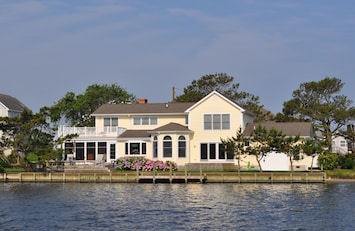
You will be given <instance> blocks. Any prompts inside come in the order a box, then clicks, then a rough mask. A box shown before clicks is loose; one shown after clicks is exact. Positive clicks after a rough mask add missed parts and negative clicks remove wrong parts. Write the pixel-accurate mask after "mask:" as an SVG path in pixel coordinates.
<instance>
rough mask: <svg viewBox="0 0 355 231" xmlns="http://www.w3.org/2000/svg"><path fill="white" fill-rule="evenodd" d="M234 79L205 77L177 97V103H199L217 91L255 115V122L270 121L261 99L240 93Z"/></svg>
mask: <svg viewBox="0 0 355 231" xmlns="http://www.w3.org/2000/svg"><path fill="white" fill-rule="evenodd" d="M233 81H234V77H233V76H229V75H227V74H226V73H215V74H209V75H204V76H202V77H201V78H200V79H198V80H193V81H192V82H191V84H190V85H189V86H187V87H185V88H184V93H183V94H182V95H179V96H177V97H176V99H175V101H176V102H197V101H199V100H201V99H202V98H203V97H205V96H206V95H208V94H209V93H210V92H211V91H214V90H215V91H217V92H219V93H221V94H223V95H224V96H226V97H227V98H229V99H230V100H232V101H234V102H236V103H238V104H239V105H241V106H242V107H243V108H245V109H247V110H249V111H251V112H253V113H255V115H256V119H255V121H265V120H270V118H271V117H272V116H271V113H270V112H269V111H266V110H264V109H263V105H261V104H260V102H259V97H258V96H255V95H253V94H251V93H248V92H244V91H239V90H238V89H239V83H234V82H233Z"/></svg>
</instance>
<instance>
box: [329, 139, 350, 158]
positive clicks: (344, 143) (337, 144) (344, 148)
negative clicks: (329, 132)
mask: <svg viewBox="0 0 355 231" xmlns="http://www.w3.org/2000/svg"><path fill="white" fill-rule="evenodd" d="M349 145H350V144H349V143H348V139H346V138H345V137H343V136H336V137H333V140H332V152H334V153H337V154H343V155H345V154H348V153H350V152H351V147H349Z"/></svg>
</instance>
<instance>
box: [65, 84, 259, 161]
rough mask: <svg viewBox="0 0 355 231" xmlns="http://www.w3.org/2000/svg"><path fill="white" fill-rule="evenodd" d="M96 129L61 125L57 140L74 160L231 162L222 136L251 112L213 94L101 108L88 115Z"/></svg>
mask: <svg viewBox="0 0 355 231" xmlns="http://www.w3.org/2000/svg"><path fill="white" fill-rule="evenodd" d="M92 116H93V117H95V127H91V128H88V127H86V128H84V127H81V128H76V127H64V126H63V127H61V128H60V129H59V133H58V135H59V137H63V136H65V135H68V134H75V133H76V134H78V135H79V136H78V137H76V138H74V139H71V140H68V141H67V142H66V143H65V144H64V149H65V153H67V154H69V155H72V156H73V157H74V158H75V159H76V160H82V161H84V162H86V161H105V162H111V161H113V160H116V159H118V158H120V157H124V156H142V157H146V158H148V159H153V160H163V161H166V160H170V161H174V162H176V163H177V164H178V165H179V166H183V165H185V164H188V163H233V164H235V161H236V160H235V159H234V158H233V157H228V156H227V155H226V153H225V152H224V151H223V146H222V143H221V138H227V137H232V136H235V135H236V132H237V131H238V130H239V128H242V129H243V130H244V128H245V126H246V125H247V124H248V123H251V122H253V114H251V113H250V112H247V111H246V110H245V109H243V108H242V107H240V106H239V105H238V104H236V103H234V102H232V101H231V100H229V99H227V98H226V97H224V96H223V95H221V94H220V93H218V92H216V91H213V92H211V93H210V94H209V95H207V96H206V97H204V98H203V99H201V100H200V101H199V102H196V103H148V101H147V100H146V99H140V101H139V103H137V104H105V105H102V106H101V107H99V108H98V109H97V110H96V111H95V112H93V114H92Z"/></svg>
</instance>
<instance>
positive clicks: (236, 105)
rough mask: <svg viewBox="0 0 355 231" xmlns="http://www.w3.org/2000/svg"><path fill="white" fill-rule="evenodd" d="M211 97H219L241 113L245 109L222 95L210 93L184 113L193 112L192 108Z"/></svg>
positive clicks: (214, 92)
mask: <svg viewBox="0 0 355 231" xmlns="http://www.w3.org/2000/svg"><path fill="white" fill-rule="evenodd" d="M213 96H217V97H220V98H221V99H223V100H224V101H226V102H227V103H229V104H230V105H231V106H233V107H235V108H236V109H238V110H240V111H241V112H245V109H243V108H242V107H241V106H239V105H238V104H236V103H235V102H233V101H231V100H230V99H228V98H227V97H225V96H223V95H222V94H220V93H219V92H217V91H212V92H211V93H210V94H208V95H207V96H205V97H203V98H202V99H201V100H200V101H198V102H197V103H195V104H193V105H192V106H191V107H190V108H188V109H187V110H186V112H190V111H191V110H193V109H194V108H196V107H198V106H199V105H201V104H202V103H203V102H205V101H207V100H208V99H210V98H211V97H213Z"/></svg>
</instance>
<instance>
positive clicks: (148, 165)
mask: <svg viewBox="0 0 355 231" xmlns="http://www.w3.org/2000/svg"><path fill="white" fill-rule="evenodd" d="M170 167H171V169H172V170H177V165H176V163H175V162H173V161H165V162H164V161H161V160H155V161H154V160H150V159H147V158H145V157H130V156H127V157H121V158H119V159H118V160H117V161H116V168H117V169H120V170H137V169H139V170H142V171H153V170H154V169H155V170H161V171H166V170H170Z"/></svg>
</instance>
